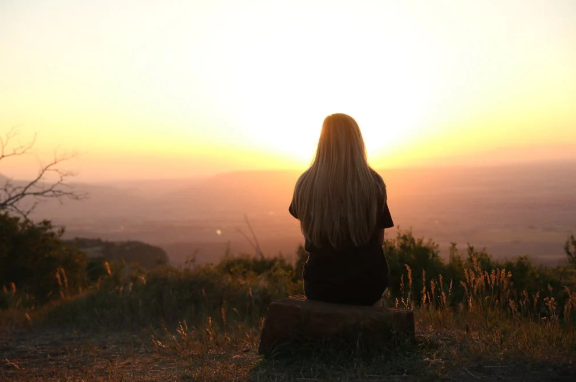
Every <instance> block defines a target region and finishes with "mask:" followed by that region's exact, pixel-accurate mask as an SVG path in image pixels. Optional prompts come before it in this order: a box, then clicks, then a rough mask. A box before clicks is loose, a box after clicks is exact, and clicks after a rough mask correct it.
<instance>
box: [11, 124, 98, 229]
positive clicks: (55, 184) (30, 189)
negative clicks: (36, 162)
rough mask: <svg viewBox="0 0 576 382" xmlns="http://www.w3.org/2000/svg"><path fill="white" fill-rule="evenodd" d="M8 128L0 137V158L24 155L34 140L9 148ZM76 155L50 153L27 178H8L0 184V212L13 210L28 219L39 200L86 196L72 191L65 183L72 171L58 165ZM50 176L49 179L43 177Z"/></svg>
mask: <svg viewBox="0 0 576 382" xmlns="http://www.w3.org/2000/svg"><path fill="white" fill-rule="evenodd" d="M16 135H17V134H16V132H15V130H14V129H11V130H10V131H9V132H8V133H7V134H5V135H4V136H3V137H0V160H2V159H6V158H9V157H13V156H21V155H24V154H27V153H28V152H29V151H30V149H31V148H32V146H33V145H34V143H35V142H36V135H34V139H33V140H32V141H31V142H29V143H27V144H24V145H19V146H17V147H15V148H12V149H9V145H10V142H11V141H12V140H13V139H14V137H15V136H16ZM75 157H76V154H58V152H56V153H55V154H54V158H53V159H52V160H51V161H50V162H49V163H47V164H43V163H40V166H39V167H40V168H39V170H38V174H37V175H36V177H34V178H33V179H32V180H30V181H26V182H15V181H14V180H13V179H8V180H6V181H5V182H4V185H2V186H0V211H8V212H14V213H16V214H18V215H21V216H23V217H24V218H28V216H29V215H30V214H31V213H32V212H33V211H34V209H35V208H36V207H37V206H38V204H39V203H41V202H43V201H46V200H49V199H56V200H58V201H59V202H60V203H62V201H63V199H72V200H82V199H85V198H86V197H87V195H86V194H85V193H78V192H75V191H74V189H73V186H72V185H70V184H69V183H68V181H69V179H70V178H72V177H74V176H76V173H74V172H72V171H65V170H62V169H61V168H59V165H60V164H61V163H62V162H65V161H67V160H70V159H72V158H75ZM47 178H51V180H49V179H47ZM30 199H31V200H32V204H31V205H28V206H24V205H23V203H22V202H23V201H24V200H30Z"/></svg>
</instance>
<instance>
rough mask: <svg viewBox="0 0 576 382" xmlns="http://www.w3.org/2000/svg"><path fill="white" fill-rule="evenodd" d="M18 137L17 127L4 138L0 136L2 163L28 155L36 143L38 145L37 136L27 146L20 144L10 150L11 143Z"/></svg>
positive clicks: (0, 158) (0, 157)
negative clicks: (3, 160)
mask: <svg viewBox="0 0 576 382" xmlns="http://www.w3.org/2000/svg"><path fill="white" fill-rule="evenodd" d="M17 135H18V133H17V131H16V127H13V128H11V129H10V130H9V131H8V132H7V133H6V134H5V135H4V136H2V135H0V161H1V160H2V159H6V158H9V157H14V156H20V155H24V154H26V153H28V152H29V151H30V150H31V149H32V147H33V146H34V143H36V134H34V138H32V140H31V141H30V142H28V143H26V144H19V145H18V146H16V147H13V148H12V149H10V150H8V147H9V146H10V142H11V141H12V140H13V139H14V138H15V137H16V136H17Z"/></svg>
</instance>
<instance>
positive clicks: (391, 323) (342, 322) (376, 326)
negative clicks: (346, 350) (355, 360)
mask: <svg viewBox="0 0 576 382" xmlns="http://www.w3.org/2000/svg"><path fill="white" fill-rule="evenodd" d="M397 337H404V338H406V337H407V338H409V339H413V337H414V314H413V312H410V311H406V310H399V309H388V308H380V307H378V308H377V307H371V306H357V305H341V304H330V303H325V302H320V301H314V300H308V299H306V297H304V296H291V297H288V298H284V299H281V300H277V301H274V302H272V304H270V307H269V309H268V315H267V318H266V321H265V322H264V327H263V329H262V335H261V338H260V346H259V348H258V352H259V353H260V354H265V355H266V354H270V353H272V352H273V350H274V349H275V348H276V346H277V345H280V344H284V343H297V342H301V341H303V340H304V341H307V342H309V341H316V340H333V339H344V340H350V341H354V342H357V341H359V340H360V341H362V342H363V343H364V344H367V345H369V346H376V347H385V346H386V345H388V344H390V342H391V341H392V340H393V339H394V338H397Z"/></svg>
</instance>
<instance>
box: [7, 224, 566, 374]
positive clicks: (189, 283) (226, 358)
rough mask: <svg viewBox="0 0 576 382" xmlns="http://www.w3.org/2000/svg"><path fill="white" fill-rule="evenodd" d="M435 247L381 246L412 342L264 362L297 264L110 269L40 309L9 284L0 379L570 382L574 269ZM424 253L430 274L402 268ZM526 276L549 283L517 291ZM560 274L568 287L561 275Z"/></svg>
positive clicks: (294, 290) (240, 261) (335, 346)
mask: <svg viewBox="0 0 576 382" xmlns="http://www.w3.org/2000/svg"><path fill="white" fill-rule="evenodd" d="M434 248H435V244H434V243H433V242H430V241H426V240H419V239H416V238H414V237H413V236H412V235H411V234H410V233H403V234H399V235H398V236H397V237H396V238H395V239H392V240H387V242H386V243H385V249H386V252H387V253H388V255H389V261H390V265H391V269H403V270H402V271H401V272H400V271H398V272H397V274H398V277H395V278H393V281H392V282H391V283H392V284H393V285H392V284H391V288H390V290H389V293H388V294H387V295H386V299H385V305H386V306H391V307H397V308H401V309H412V310H414V311H415V316H416V320H417V322H416V330H417V335H416V341H415V342H414V343H412V342H405V341H403V340H399V341H397V343H391V344H390V346H389V347H388V348H385V349H372V348H366V347H365V346H364V345H363V343H362V341H361V340H359V341H358V342H357V343H356V344H352V345H350V344H348V345H347V346H344V345H342V344H339V343H337V342H328V343H315V344H300V345H299V346H296V345H294V346H291V347H290V346H289V347H284V348H280V350H278V351H277V352H276V353H275V354H274V355H273V356H272V357H269V358H263V357H262V356H260V355H258V354H257V352H256V349H257V346H258V342H259V333H260V329H261V326H262V323H263V321H262V320H263V318H264V317H265V313H266V307H267V306H268V304H269V303H270V302H271V301H273V300H275V299H277V298H280V297H283V296H286V295H293V294H298V293H301V292H302V282H301V280H300V278H299V275H298V272H297V269H298V266H295V265H293V264H292V263H290V262H288V261H287V260H286V259H285V258H282V257H273V258H257V257H246V256H243V257H242V256H241V257H238V256H236V257H234V256H229V257H226V258H224V259H223V260H222V261H221V262H219V263H218V264H216V265H210V266H193V267H190V268H183V269H173V268H171V267H164V268H159V269H156V270H153V271H149V272H143V271H141V270H138V269H131V268H125V267H122V266H120V265H114V264H112V265H111V266H110V267H108V268H107V273H106V275H105V276H103V277H102V278H101V279H99V280H98V282H97V283H96V284H93V285H92V286H91V287H90V288H89V289H88V290H84V291H82V292H80V293H72V291H70V290H67V289H66V286H65V285H64V283H63V284H62V285H63V286H62V289H61V292H62V293H61V295H60V297H59V298H57V299H54V300H52V301H51V302H49V303H47V304H44V305H30V304H29V301H28V300H27V298H28V297H27V296H26V295H23V294H22V293H20V292H19V291H18V290H15V289H10V288H7V289H6V290H5V291H4V292H3V293H4V295H3V298H4V301H8V303H9V307H8V309H5V310H3V311H2V315H1V317H0V325H1V326H0V327H1V329H0V330H1V336H0V356H1V358H2V359H3V365H2V368H0V380H2V381H4V380H6V381H132V380H134V381H227V380H231V381H433V380H455V381H478V380H484V381H492V380H502V381H541V380H551V381H572V380H574V377H575V376H576V365H575V364H574V362H575V361H576V356H575V355H576V330H575V324H576V293H574V292H573V291H574V290H575V289H576V288H575V286H576V284H575V281H576V271H575V270H574V269H572V268H567V267H564V268H557V269H548V268H541V267H534V266H532V265H530V264H528V263H526V262H525V261H523V260H521V259H519V260H518V261H517V262H516V263H506V264H501V263H494V262H491V261H490V260H489V258H486V257H485V253H484V252H482V251H480V252H478V251H475V250H472V251H470V249H469V251H468V255H465V254H464V253H458V254H455V253H453V255H454V256H452V258H451V261H450V262H444V261H443V260H441V258H439V257H438V256H437V255H438V253H437V251H435V250H434ZM303 255H304V253H302V252H301V251H300V252H299V253H298V256H297V257H298V258H299V259H300V260H301V258H302V256H303ZM456 255H458V256H456ZM417 258H418V260H419V261H418V262H417V263H418V264H420V265H422V264H428V265H427V266H426V268H419V266H416V267H414V266H412V267H411V266H409V265H407V264H414V261H415V260H416V259H417ZM460 266H462V269H461V270H462V273H461V274H458V273H454V276H452V277H451V278H449V277H448V275H449V274H450V273H451V272H452V273H453V272H454V271H455V269H459V268H458V267H460ZM486 267H492V269H488V268H486ZM499 267H508V268H509V269H513V270H514V272H516V274H514V273H513V272H512V271H510V270H507V269H504V268H499ZM484 268H486V269H484ZM522 269H524V272H526V271H528V274H532V273H530V272H536V273H534V274H535V275H536V276H537V277H535V278H537V279H538V280H540V282H544V283H545V284H544V285H546V284H548V286H547V287H543V288H540V284H538V283H536V282H535V281H534V280H529V281H528V284H525V285H524V284H522V283H524V282H526V280H524V281H523V278H522V277H520V276H521V273H522ZM434 270H437V272H436V273H435V272H434ZM560 271H561V272H563V273H564V276H565V277H564V278H563V281H562V283H558V279H556V278H555V276H554V275H556V274H557V273H558V272H560ZM562 284H566V287H562V286H560V285H562ZM536 287H538V288H540V289H539V290H538V291H534V290H533V288H536ZM519 288H522V289H519Z"/></svg>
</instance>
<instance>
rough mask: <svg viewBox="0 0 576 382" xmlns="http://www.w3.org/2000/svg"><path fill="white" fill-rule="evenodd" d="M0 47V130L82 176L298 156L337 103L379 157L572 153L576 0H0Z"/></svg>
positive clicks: (10, 166)
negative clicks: (71, 154) (61, 156)
mask: <svg viewBox="0 0 576 382" xmlns="http://www.w3.org/2000/svg"><path fill="white" fill-rule="evenodd" d="M0 53H1V58H0V133H3V132H5V131H7V130H8V129H9V128H11V127H13V126H18V131H19V133H20V137H21V139H22V140H24V141H25V140H26V139H28V138H30V137H32V136H33V134H34V133H37V135H38V138H37V144H36V146H35V153H36V154H37V155H38V156H39V157H40V158H48V157H50V155H51V154H52V153H53V151H54V150H55V149H56V148H59V149H60V150H68V151H71V150H76V151H78V152H79V153H80V157H79V158H78V159H77V160H76V161H75V162H73V163H71V166H72V168H73V169H76V170H78V171H79V172H80V174H81V179H85V180H105V179H122V178H130V179H132V178H165V177H190V176H195V175H205V174H210V173H216V172H222V171H231V170H238V169H264V168H266V169H269V168H304V167H305V166H306V165H307V164H308V163H309V161H310V159H311V158H312V155H313V152H314V148H315V145H316V142H317V138H318V135H319V131H320V127H321V124H322V120H323V118H324V117H325V116H326V115H328V114H331V113H334V112H343V113H347V114H350V115H352V116H353V117H354V118H355V119H356V120H357V121H358V123H359V124H360V126H361V128H362V131H363V134H364V138H365V140H366V144H367V147H368V150H369V158H370V161H371V163H372V164H373V166H375V167H378V168H382V167H394V166H410V165H430V164H452V163H458V164H468V163H474V164H484V163H486V164H488V163H490V164H492V163H501V162H507V161H525V160H554V159H568V158H570V159H576V151H574V147H575V145H576V134H575V132H576V70H575V68H576V2H575V1H574V0H554V1H551V0H541V1H530V0H518V1H503V0H498V1H489V0H483V1H466V0H454V1H407V0H402V1H400V0H374V1H361V0H356V1H342V2H338V1H335V0H329V1H315V0H306V1H296V0H291V1H273V0H264V1H250V0H231V1H223V0H205V1H191V0H186V1H161V0H158V1H144V0H139V1H128V0H122V1H120V0H98V1H86V2H84V1H77V0H51V1H45V0H37V1H33V0H26V1H22V0H2V1H0ZM35 161H36V157H34V156H31V157H29V158H22V160H20V161H18V160H14V161H12V162H6V163H5V164H2V165H0V173H4V174H6V175H14V176H16V177H25V176H28V175H29V173H30V171H31V170H33V171H35V170H36V164H35V163H36V162H35Z"/></svg>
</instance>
